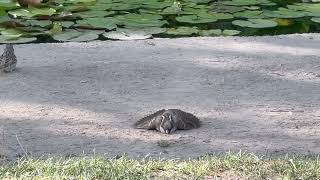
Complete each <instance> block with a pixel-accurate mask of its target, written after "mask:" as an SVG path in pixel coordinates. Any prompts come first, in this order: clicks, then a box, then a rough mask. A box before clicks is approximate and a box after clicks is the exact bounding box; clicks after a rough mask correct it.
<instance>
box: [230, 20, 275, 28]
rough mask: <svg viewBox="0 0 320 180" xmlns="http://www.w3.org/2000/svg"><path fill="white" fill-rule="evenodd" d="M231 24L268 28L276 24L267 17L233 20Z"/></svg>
mask: <svg viewBox="0 0 320 180" xmlns="http://www.w3.org/2000/svg"><path fill="white" fill-rule="evenodd" d="M232 24H234V25H237V26H241V27H250V28H270V27H276V26H277V25H278V24H277V23H276V22H274V21H272V20H268V19H248V20H234V21H232Z"/></svg>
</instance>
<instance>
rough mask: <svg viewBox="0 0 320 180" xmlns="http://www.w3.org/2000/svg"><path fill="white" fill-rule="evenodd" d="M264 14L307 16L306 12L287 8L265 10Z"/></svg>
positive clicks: (281, 16)
mask: <svg viewBox="0 0 320 180" xmlns="http://www.w3.org/2000/svg"><path fill="white" fill-rule="evenodd" d="M264 15H265V16H268V17H273V18H300V17H304V16H306V13H305V12H300V11H294V10H290V9H286V8H279V9H278V10H276V11H265V12H264Z"/></svg>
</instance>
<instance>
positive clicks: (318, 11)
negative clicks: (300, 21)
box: [287, 3, 320, 16]
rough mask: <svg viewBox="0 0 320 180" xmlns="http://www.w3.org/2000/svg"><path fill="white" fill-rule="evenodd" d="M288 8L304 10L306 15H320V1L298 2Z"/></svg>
mask: <svg viewBox="0 0 320 180" xmlns="http://www.w3.org/2000/svg"><path fill="white" fill-rule="evenodd" d="M287 7H288V9H290V10H294V11H298V12H299V11H300V12H301V11H303V12H304V13H305V15H306V16H320V3H317V4H314V3H312V4H311V3H296V4H294V5H288V6H287Z"/></svg>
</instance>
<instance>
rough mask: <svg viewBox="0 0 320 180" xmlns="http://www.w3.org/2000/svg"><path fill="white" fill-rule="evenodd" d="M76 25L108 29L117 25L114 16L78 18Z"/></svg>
mask: <svg viewBox="0 0 320 180" xmlns="http://www.w3.org/2000/svg"><path fill="white" fill-rule="evenodd" d="M76 26H80V27H87V28H95V29H108V30H112V29H115V28H116V27H117V25H116V23H115V20H114V19H113V18H102V17H97V18H87V19H83V20H78V21H77V24H76Z"/></svg>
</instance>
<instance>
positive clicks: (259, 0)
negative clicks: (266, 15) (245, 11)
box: [221, 0, 276, 6]
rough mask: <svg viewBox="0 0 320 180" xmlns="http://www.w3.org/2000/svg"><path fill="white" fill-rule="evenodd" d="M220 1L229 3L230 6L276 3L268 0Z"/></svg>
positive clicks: (271, 4) (270, 4) (269, 4)
mask: <svg viewBox="0 0 320 180" xmlns="http://www.w3.org/2000/svg"><path fill="white" fill-rule="evenodd" d="M221 3H222V4H224V5H230V6H249V5H268V6H273V5H276V4H275V3H273V2H271V1H268V0H232V1H222V2H221Z"/></svg>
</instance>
